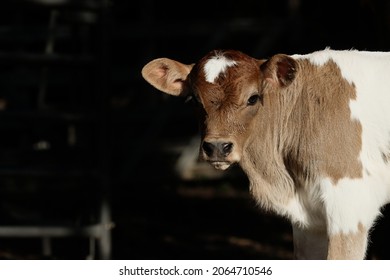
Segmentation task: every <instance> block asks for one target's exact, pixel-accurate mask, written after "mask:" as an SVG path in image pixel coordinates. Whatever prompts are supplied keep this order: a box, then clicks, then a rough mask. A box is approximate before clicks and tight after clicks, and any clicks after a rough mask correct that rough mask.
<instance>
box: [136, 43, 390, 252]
mask: <svg viewBox="0 0 390 280" xmlns="http://www.w3.org/2000/svg"><path fill="white" fill-rule="evenodd" d="M389 73H390V53H385V52H362V51H357V50H348V51H336V50H330V49H325V50H322V51H318V52H314V53H311V54H306V55H292V56H288V55H284V54H277V55H275V56H273V57H271V58H269V59H267V60H261V59H255V58H252V57H250V56H248V55H246V54H243V53H241V52H239V51H235V50H226V51H223V50H215V51H212V52H210V53H208V54H207V55H206V56H204V57H203V58H202V59H200V60H199V61H198V62H197V63H195V64H184V63H181V62H178V61H174V60H171V59H167V58H159V59H156V60H153V61H151V62H149V63H148V64H147V65H145V66H144V68H143V69H142V75H143V77H144V78H145V79H146V81H148V82H149V83H150V84H151V85H153V86H154V87H156V88H157V89H159V90H160V91H162V92H165V93H168V94H171V95H175V96H186V97H192V98H193V100H194V101H195V103H196V104H197V107H198V111H199V121H200V127H201V137H202V144H201V147H200V155H201V157H202V158H204V159H205V160H207V161H209V162H210V164H212V165H213V166H214V167H215V168H218V169H223V170H224V169H227V168H228V167H229V166H231V165H232V164H235V163H238V164H239V165H240V166H241V168H242V169H243V170H244V172H245V173H246V174H247V176H248V178H249V181H250V191H251V193H252V195H253V196H254V198H255V199H256V201H257V202H258V203H259V205H261V206H262V207H263V208H265V209H268V210H270V211H273V212H275V213H277V214H279V215H282V216H285V217H287V218H288V219H289V220H290V221H291V223H292V225H293V236H294V255H295V257H296V258H297V259H364V257H365V254H366V250H367V242H368V237H369V231H370V229H371V228H372V227H373V225H374V223H375V220H376V219H377V217H378V216H379V215H380V210H381V207H383V206H384V205H385V204H387V203H388V202H389V200H390V76H389Z"/></svg>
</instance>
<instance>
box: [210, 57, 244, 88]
mask: <svg viewBox="0 0 390 280" xmlns="http://www.w3.org/2000/svg"><path fill="white" fill-rule="evenodd" d="M236 64H237V62H235V61H234V60H230V59H227V58H226V57H224V56H214V57H212V58H211V59H210V60H209V61H207V62H206V64H205V65H204V72H205V78H206V81H207V82H209V83H214V81H215V79H216V78H218V76H219V75H220V74H221V73H224V72H225V71H226V68H227V67H231V66H234V65H236Z"/></svg>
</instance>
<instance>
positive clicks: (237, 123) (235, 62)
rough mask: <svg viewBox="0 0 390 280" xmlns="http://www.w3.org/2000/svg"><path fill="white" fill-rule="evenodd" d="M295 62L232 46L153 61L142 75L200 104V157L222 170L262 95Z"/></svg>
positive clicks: (247, 132) (259, 109) (239, 146)
mask: <svg viewBox="0 0 390 280" xmlns="http://www.w3.org/2000/svg"><path fill="white" fill-rule="evenodd" d="M295 67H296V65H295V61H294V60H293V59H292V58H290V57H289V56H286V55H276V56H274V57H272V58H271V59H269V60H267V61H265V60H258V59H255V58H252V57H250V56H248V55H245V54H243V53H241V52H239V51H235V50H227V51H222V50H215V51H211V52H210V53H208V54H207V55H206V56H205V57H203V58H202V59H201V60H200V61H199V62H197V63H196V64H189V65H187V64H183V63H180V62H177V61H174V60H171V59H168V58H159V59H155V60H153V61H151V62H149V63H148V64H146V65H145V66H144V67H143V69H142V76H143V77H144V79H145V80H146V81H147V82H149V83H150V84H151V85H152V86H154V87H155V88H157V89H158V90H160V91H162V92H164V93H167V94H171V95H174V96H184V97H190V98H192V99H193V100H194V101H195V103H196V104H197V106H198V108H199V113H200V115H199V121H200V127H201V137H202V139H201V140H202V141H201V147H200V154H201V156H202V157H203V158H204V159H205V160H207V161H209V162H210V163H211V164H212V165H213V166H214V167H215V168H217V169H222V170H225V169H227V168H228V167H229V166H230V165H232V164H233V163H237V162H239V161H240V159H241V157H242V155H243V151H244V150H245V148H246V147H247V145H248V144H249V143H250V141H251V139H252V136H253V134H258V133H262V132H261V131H258V130H257V129H253V126H254V125H255V123H258V122H259V121H260V122H261V118H262V116H261V115H262V114H265V112H266V110H264V109H263V107H264V103H263V102H264V100H263V98H264V97H265V96H266V95H267V94H272V92H274V91H278V90H280V89H282V88H283V87H286V86H287V85H289V84H290V83H291V82H292V80H293V79H294V76H295Z"/></svg>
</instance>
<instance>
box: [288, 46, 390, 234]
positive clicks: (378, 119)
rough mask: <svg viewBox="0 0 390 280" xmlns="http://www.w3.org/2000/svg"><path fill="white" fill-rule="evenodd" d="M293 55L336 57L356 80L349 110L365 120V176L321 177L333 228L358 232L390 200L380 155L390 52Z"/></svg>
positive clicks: (388, 106) (389, 176) (389, 117)
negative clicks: (333, 180) (334, 180)
mask: <svg viewBox="0 0 390 280" xmlns="http://www.w3.org/2000/svg"><path fill="white" fill-rule="evenodd" d="M293 57H294V58H295V59H309V61H311V62H312V63H313V64H314V65H317V66H321V65H323V64H324V63H326V62H327V61H329V60H332V61H334V62H335V63H336V64H337V65H338V66H339V68H340V70H341V73H342V76H343V77H344V78H345V79H346V80H347V81H348V82H349V83H351V84H352V85H354V86H355V89H356V93H357V98H356V100H352V101H351V102H350V110H351V118H352V119H354V120H357V121H359V122H360V123H361V125H362V151H361V153H360V156H359V158H360V161H361V163H362V166H363V177H362V178H360V179H349V178H344V179H342V180H339V181H338V182H337V183H336V184H333V183H332V181H331V180H330V179H329V178H322V179H320V181H319V187H320V192H321V200H322V201H323V203H324V207H325V213H326V216H327V221H326V222H327V224H328V233H329V234H337V233H340V232H341V233H354V232H357V230H358V224H359V223H361V224H362V225H364V226H365V227H366V228H370V227H371V226H372V224H373V222H374V221H375V219H376V217H377V216H378V215H379V214H380V208H381V207H382V206H383V205H385V204H387V203H389V202H390V164H389V163H386V162H385V161H384V160H383V156H382V153H383V152H386V151H387V152H388V151H389V148H390V147H389V146H390V76H389V73H390V53H386V52H363V51H356V50H350V51H335V50H330V49H326V50H323V51H318V52H315V53H312V54H308V55H294V56H293ZM298 196H299V198H297V199H299V200H302V196H301V195H299V194H298ZM306 197H307V198H308V199H309V202H308V204H312V205H315V203H318V201H315V200H317V198H316V199H315V200H313V201H312V202H311V203H310V196H306ZM294 204H295V202H294V201H292V202H291V205H289V206H288V208H290V210H289V211H291V213H292V214H293V215H298V216H300V218H304V217H308V215H307V214H306V215H304V214H303V213H300V212H299V211H298V210H299V208H297V206H294ZM297 209H298V210H297ZM303 209H304V208H303ZM309 210H310V209H307V211H309ZM303 224H305V223H303ZM306 224H307V223H306Z"/></svg>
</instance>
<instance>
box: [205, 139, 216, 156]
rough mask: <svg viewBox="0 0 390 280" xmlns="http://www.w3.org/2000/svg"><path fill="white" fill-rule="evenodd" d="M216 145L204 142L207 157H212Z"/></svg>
mask: <svg viewBox="0 0 390 280" xmlns="http://www.w3.org/2000/svg"><path fill="white" fill-rule="evenodd" d="M214 147H215V146H214V145H213V144H212V143H210V142H203V145H202V149H203V151H204V152H205V153H206V155H207V156H209V157H210V156H211V155H212V154H213V151H214Z"/></svg>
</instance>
